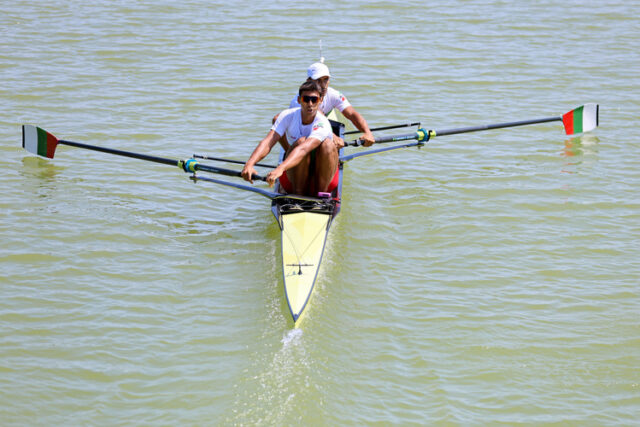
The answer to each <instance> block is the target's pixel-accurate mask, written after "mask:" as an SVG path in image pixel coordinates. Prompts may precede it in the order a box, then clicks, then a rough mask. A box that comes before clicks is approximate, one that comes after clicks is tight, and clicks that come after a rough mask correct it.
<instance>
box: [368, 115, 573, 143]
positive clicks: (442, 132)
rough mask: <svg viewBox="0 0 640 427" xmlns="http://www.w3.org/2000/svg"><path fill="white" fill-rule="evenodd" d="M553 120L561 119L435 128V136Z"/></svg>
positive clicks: (549, 118)
mask: <svg viewBox="0 0 640 427" xmlns="http://www.w3.org/2000/svg"><path fill="white" fill-rule="evenodd" d="M555 121H562V117H545V118H543V119H533V120H520V121H517V122H506V123H495V124H492V125H481V126H469V127H464V128H454V129H443V130H436V131H435V136H444V135H455V134H459V133H467V132H477V131H483V130H491V129H502V128H510V127H515V126H525V125H534V124H537V123H546V122H555ZM376 142H377V140H376Z"/></svg>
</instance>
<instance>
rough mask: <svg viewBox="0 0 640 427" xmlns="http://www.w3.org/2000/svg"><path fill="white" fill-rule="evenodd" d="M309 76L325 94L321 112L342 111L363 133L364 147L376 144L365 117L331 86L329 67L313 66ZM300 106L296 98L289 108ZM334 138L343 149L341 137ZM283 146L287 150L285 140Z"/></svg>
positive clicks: (321, 64)
mask: <svg viewBox="0 0 640 427" xmlns="http://www.w3.org/2000/svg"><path fill="white" fill-rule="evenodd" d="M323 60H324V59H321V61H323ZM307 76H308V79H310V80H315V81H316V82H318V83H319V84H320V87H321V88H322V90H323V92H324V99H323V100H322V103H321V104H320V107H319V110H320V111H322V113H323V114H325V115H328V114H329V113H330V112H331V110H333V109H334V108H336V109H338V111H340V112H341V113H342V115H343V116H345V117H346V118H347V119H349V120H350V121H351V123H353V125H354V126H355V127H356V128H357V129H358V130H359V131H360V132H362V136H361V137H360V139H361V140H362V141H363V143H364V146H365V147H369V146H370V145H372V144H373V143H374V142H375V139H374V137H373V134H372V133H371V131H370V130H369V125H368V124H367V121H366V120H365V119H364V117H362V115H360V113H358V112H357V111H356V109H355V108H353V106H352V105H351V104H350V103H349V101H348V100H347V98H345V96H344V95H343V94H342V93H340V92H338V91H337V90H335V89H334V88H332V87H330V86H329V80H330V79H331V74H330V73H329V67H327V66H326V65H325V64H323V63H322V62H316V63H314V64H311V65H310V66H309V68H308V69H307ZM298 106H300V104H299V102H298V97H294V98H293V99H292V100H291V104H290V105H289V108H294V107H298ZM277 117H278V116H276V117H275V118H274V121H275V119H276V118H277ZM333 138H334V142H335V143H336V145H337V146H338V148H342V147H343V146H344V141H342V139H341V138H340V137H338V136H337V135H334V137H333ZM281 144H282V146H283V147H284V148H285V150H286V149H287V148H288V147H287V146H286V141H284V138H283V140H281Z"/></svg>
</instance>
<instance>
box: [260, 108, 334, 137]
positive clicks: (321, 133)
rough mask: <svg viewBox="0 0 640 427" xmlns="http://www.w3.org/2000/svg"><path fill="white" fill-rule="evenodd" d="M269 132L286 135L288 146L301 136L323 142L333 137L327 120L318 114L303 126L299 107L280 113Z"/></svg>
mask: <svg viewBox="0 0 640 427" xmlns="http://www.w3.org/2000/svg"><path fill="white" fill-rule="evenodd" d="M271 130H273V131H275V132H276V133H277V134H278V135H280V136H282V135H287V141H289V144H292V143H294V142H295V141H297V140H298V138H300V137H303V136H305V137H310V138H316V139H319V140H320V141H324V140H325V139H327V138H331V137H332V135H333V133H332V131H331V124H330V123H329V120H328V119H327V118H326V117H325V116H323V115H322V114H321V113H320V112H318V113H317V114H316V117H315V119H314V120H313V122H312V123H311V124H308V125H303V124H302V114H301V110H300V107H297V108H289V109H287V110H284V111H283V112H281V113H280V114H279V115H278V119H277V120H276V122H275V123H274V124H273V126H271Z"/></svg>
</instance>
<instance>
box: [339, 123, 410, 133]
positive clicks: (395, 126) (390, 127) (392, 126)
mask: <svg viewBox="0 0 640 427" xmlns="http://www.w3.org/2000/svg"><path fill="white" fill-rule="evenodd" d="M412 126H420V122H415V123H403V124H400V125H391V126H381V127H377V128H373V129H369V130H370V131H371V132H376V131H379V130H389V129H398V128H410V127H412ZM354 133H361V131H359V130H350V131H348V132H345V133H344V134H345V135H352V134H354Z"/></svg>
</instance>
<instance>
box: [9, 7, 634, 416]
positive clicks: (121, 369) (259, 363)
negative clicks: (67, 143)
mask: <svg viewBox="0 0 640 427" xmlns="http://www.w3.org/2000/svg"><path fill="white" fill-rule="evenodd" d="M0 12H1V13H0V82H1V83H0V100H1V102H0V170H1V171H2V172H0V185H1V188H2V193H1V195H0V236H2V238H1V240H0V424H2V425H10V426H13V425H16V426H18V425H20V426H23V425H298V424H300V425H411V424H416V425H418V424H419V425H425V424H426V425H514V424H531V425H545V424H552V425H565V424H567V425H633V424H635V423H637V420H638V419H640V370H639V369H638V366H639V365H640V356H639V355H640V326H639V315H638V313H640V292H639V291H638V283H639V282H640V261H639V259H640V243H639V242H640V239H639V237H640V191H639V190H638V189H639V188H640V158H639V154H638V153H639V149H640V138H638V136H637V131H636V124H637V122H638V118H639V117H640V108H639V107H640V102H639V101H638V87H640V78H639V77H638V75H639V71H640V53H638V52H639V50H638V47H637V45H638V40H639V39H640V18H639V16H640V7H638V6H637V5H636V4H634V3H633V2H625V3H623V2H607V1H605V2H601V3H596V2H591V3H590V4H589V2H588V4H585V3H584V2H575V1H568V2H567V1H565V2H551V1H543V2H536V3H535V4H528V3H525V2H515V3H513V4H511V3H508V2H501V1H497V0H487V1H472V2H454V3H450V2H430V3H429V4H428V5H427V4H423V3H422V2H413V3H408V2H394V1H380V2H364V1H352V2H349V3H348V4H345V3H344V2H332V1H330V2H322V3H314V2H307V3H304V4H292V3H291V2H268V3H254V2H237V3H223V2H220V3H215V2H180V3H176V2H160V1H159V2H137V3H131V4H129V3H127V2H94V3H92V4H82V3H80V2H71V1H63V2H54V3H44V2H41V3H38V2H24V1H17V2H4V3H2V4H1V5H0ZM319 40H322V45H323V52H322V54H323V55H324V56H325V57H326V62H327V64H328V65H329V67H330V68H331V72H332V75H333V79H332V86H334V87H336V88H337V89H339V90H341V91H343V92H344V93H345V95H346V96H347V97H348V98H349V99H350V101H351V102H352V104H354V106H355V107H356V108H357V109H358V111H360V112H361V113H362V114H363V115H364V116H365V117H366V118H367V120H368V121H369V123H370V124H371V125H372V126H375V125H386V124H394V123H398V122H407V121H417V120H419V121H421V122H422V123H423V126H424V127H426V128H431V129H434V128H435V129H442V128H448V127H462V126H470V125H479V124H487V123H498V122H504V121H510V120H523V119H532V118H539V117H547V116H554V115H559V114H562V113H564V112H566V111H569V110H570V109H572V108H574V107H576V106H578V105H581V104H584V103H587V102H596V103H599V104H600V108H601V117H600V121H601V126H600V128H599V129H598V130H597V131H596V132H593V133H591V134H586V135H583V136H578V137H574V138H569V137H566V136H565V135H564V134H563V131H562V126H561V125H560V124H559V123H549V124H543V125H536V126H530V127H523V128H516V129H507V130H497V131H490V132H480V133H473V134H466V135H457V136H446V137H442V138H436V139H434V140H433V141H430V142H429V143H428V145H427V146H426V147H424V148H422V149H420V150H418V149H407V150H398V151H395V152H391V153H386V154H380V155H376V156H371V157H363V158H359V159H356V160H353V161H352V162H350V163H348V164H347V165H346V166H345V184H344V196H343V201H344V203H343V208H342V212H341V214H340V216H339V217H338V218H337V220H336V222H335V224H334V226H333V228H332V230H331V234H330V236H329V242H328V247H327V249H326V253H325V257H324V261H323V267H322V269H321V272H320V276H319V278H318V282H317V288H316V291H315V293H314V295H313V298H312V300H311V304H310V307H309V309H308V313H307V314H306V317H305V319H304V322H303V324H302V327H301V329H298V330H293V329H291V327H292V324H291V320H290V316H289V314H288V310H287V308H286V304H285V302H284V295H283V290H282V281H281V274H282V273H281V271H280V267H279V266H278V263H279V243H278V240H279V230H278V227H277V225H276V224H275V222H274V221H273V218H272V216H271V213H270V211H269V203H268V201H267V199H264V198H262V197H260V196H258V195H253V194H250V193H243V192H238V191H235V190H233V189H228V188H226V187H220V186H215V185H213V184H208V183H198V184H197V185H194V184H193V183H191V182H190V181H189V179H188V177H187V175H185V174H183V173H181V172H180V171H179V170H178V169H175V170H174V169H171V168H169V167H167V166H162V165H156V164H152V163H147V162H140V161H137V160H132V159H126V158H119V157H115V156H108V155H105V154H101V153H95V152H90V151H86V150H80V149H74V148H70V147H59V149H58V151H57V153H56V159H55V160H53V161H48V160H44V159H38V158H35V157H33V156H31V155H29V154H28V153H26V152H25V151H24V150H22V148H21V147H20V142H21V134H20V125H21V124H23V123H28V124H35V125H38V126H41V127H43V128H45V129H47V130H49V131H51V132H52V133H54V134H55V135H56V136H58V137H60V138H64V139H69V140H75V141H79V142H85V143H89V144H97V145H104V146H108V147H111V148H117V149H123V150H130V151H137V152H143V153H149V154H155V155H160V156H165V157H171V158H174V157H175V158H184V157H189V156H191V154H193V153H203V154H210V155H218V156H228V157H233V158H238V159H242V160H244V159H246V158H247V157H248V155H249V154H250V152H251V151H252V150H253V148H254V146H255V144H256V143H257V142H258V141H259V140H260V139H261V138H262V137H263V136H264V135H265V134H266V132H267V131H268V129H269V126H270V120H271V117H273V115H274V114H276V113H278V112H279V111H280V110H281V109H283V108H285V107H286V106H287V105H288V102H289V100H290V98H291V96H292V94H293V93H295V91H296V88H297V87H298V86H299V84H300V83H301V82H302V81H303V80H304V78H305V77H306V74H305V70H306V67H307V66H308V65H309V64H310V63H312V62H314V61H316V60H317V59H318V57H319V55H320V52H319ZM274 158H275V156H272V158H271V159H270V160H271V161H273V159H274Z"/></svg>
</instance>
